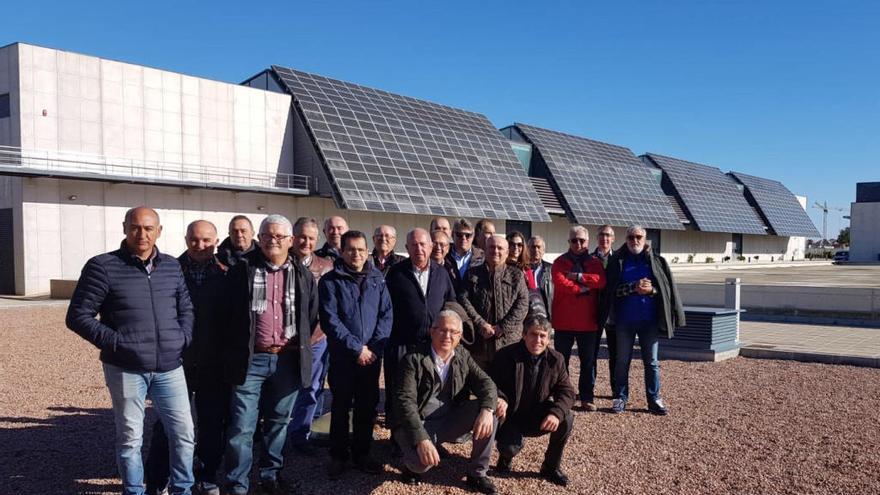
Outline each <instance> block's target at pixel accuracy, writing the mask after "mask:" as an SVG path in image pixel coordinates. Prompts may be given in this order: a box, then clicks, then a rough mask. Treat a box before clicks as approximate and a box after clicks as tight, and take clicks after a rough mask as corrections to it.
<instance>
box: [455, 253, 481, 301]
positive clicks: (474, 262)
mask: <svg viewBox="0 0 880 495" xmlns="http://www.w3.org/2000/svg"><path fill="white" fill-rule="evenodd" d="M453 253H455V246H451V247H450V249H449V252H448V253H447V254H446V261H448V262H449V266H450V267H451V269H452V270H451V271H450V275H452V287H453V288H455V293H456V294H458V293H459V292H461V291H462V290H464V286H465V279H466V278H467V270H465V276H464V277H462V276H461V275H460V274H459V271H458V265H457V264H456V263H455V254H453ZM485 262H486V254H485V253H484V252H483V250H482V249H480V248H478V247H477V246H473V247H471V261H470V264H468V270H470V269H471V268H475V267H478V266H480V265H482V264H483V263H485Z"/></svg>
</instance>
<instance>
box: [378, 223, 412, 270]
mask: <svg viewBox="0 0 880 495" xmlns="http://www.w3.org/2000/svg"><path fill="white" fill-rule="evenodd" d="M395 245H397V229H395V228H394V227H392V226H390V225H380V226H378V227H376V230H375V231H374V232H373V253H372V254H371V255H370V258H371V260H372V262H373V266H375V267H376V269H377V270H379V271H380V272H382V275H388V270H389V269H390V268H391V266H392V265H394V264H396V263H399V262H400V261H401V260H402V259H404V257H403V256H401V255H399V254H397V253H395V252H394V246H395Z"/></svg>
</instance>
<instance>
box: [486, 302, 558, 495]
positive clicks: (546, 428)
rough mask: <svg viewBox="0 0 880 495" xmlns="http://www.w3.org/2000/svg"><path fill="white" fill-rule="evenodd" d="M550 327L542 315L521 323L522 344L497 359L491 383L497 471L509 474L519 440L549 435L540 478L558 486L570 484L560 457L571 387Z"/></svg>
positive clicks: (519, 445) (500, 352)
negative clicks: (496, 423) (494, 388)
mask: <svg viewBox="0 0 880 495" xmlns="http://www.w3.org/2000/svg"><path fill="white" fill-rule="evenodd" d="M552 332H553V327H552V326H551V325H550V321H549V320H548V319H547V318H545V317H544V316H542V315H537V316H530V317H529V318H528V319H526V321H525V323H524V324H523V339H522V341H520V342H517V343H516V344H511V345H509V346H507V347H505V348H504V349H501V351H499V352H498V354H497V355H496V356H495V361H494V362H493V363H492V373H491V376H492V380H494V381H495V385H496V386H497V387H498V412H497V416H498V418H499V420H501V421H504V422H503V423H502V424H501V426H499V427H498V434H497V435H495V439H496V440H497V442H498V464H497V466H496V468H495V469H496V471H498V472H501V473H505V472H510V468H511V463H512V461H513V458H514V456H516V454H518V453H519V451H520V450H522V447H523V436H527V437H539V436H542V435H546V434H549V435H550V443H549V444H548V445H547V450H546V452H545V453H544V463H543V464H542V465H541V471H540V474H541V476H542V477H543V478H545V479H547V480H548V481H550V482H551V483H554V484H556V485H559V486H566V485H567V484H568V477H567V476H566V475H565V473H563V472H562V470H561V469H560V465H561V463H562V453H563V451H564V450H565V445H566V443H567V442H568V438H569V436H571V430H572V428H573V426H574V415H573V414H572V413H571V406H572V404H574V387H572V386H571V382H570V381H569V379H568V370H567V369H566V367H565V359H564V358H563V357H562V355H561V354H559V353H558V352H556V351H554V350H553V349H551V348H550V347H548V345H549V344H550V334H551V333H552Z"/></svg>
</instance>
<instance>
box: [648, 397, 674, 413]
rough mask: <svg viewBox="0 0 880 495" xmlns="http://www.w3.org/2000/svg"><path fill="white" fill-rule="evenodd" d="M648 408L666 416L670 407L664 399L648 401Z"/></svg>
mask: <svg viewBox="0 0 880 495" xmlns="http://www.w3.org/2000/svg"><path fill="white" fill-rule="evenodd" d="M648 410H649V411H651V412H652V413H654V414H656V415H657V416H666V415H667V414H669V409H667V408H666V404H664V403H663V399H657V400H652V401H648Z"/></svg>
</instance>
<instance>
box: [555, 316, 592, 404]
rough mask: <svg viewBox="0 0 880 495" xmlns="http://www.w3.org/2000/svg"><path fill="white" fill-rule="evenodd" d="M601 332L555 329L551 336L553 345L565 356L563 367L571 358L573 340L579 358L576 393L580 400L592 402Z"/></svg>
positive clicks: (566, 367)
mask: <svg viewBox="0 0 880 495" xmlns="http://www.w3.org/2000/svg"><path fill="white" fill-rule="evenodd" d="M601 338H602V332H571V331H566V330H557V331H556V333H555V335H554V336H553V347H554V348H555V349H556V350H557V351H559V353H560V354H562V357H564V358H565V369H569V368H568V361H569V360H570V359H571V349H572V348H573V347H574V344H575V342H577V346H578V358H580V363H581V366H580V376H579V377H578V394H580V398H581V402H584V403H587V402H593V390H594V389H595V388H596V360H597V359H598V357H599V341H600V339H601Z"/></svg>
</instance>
